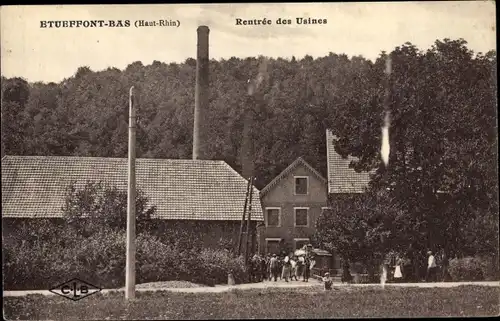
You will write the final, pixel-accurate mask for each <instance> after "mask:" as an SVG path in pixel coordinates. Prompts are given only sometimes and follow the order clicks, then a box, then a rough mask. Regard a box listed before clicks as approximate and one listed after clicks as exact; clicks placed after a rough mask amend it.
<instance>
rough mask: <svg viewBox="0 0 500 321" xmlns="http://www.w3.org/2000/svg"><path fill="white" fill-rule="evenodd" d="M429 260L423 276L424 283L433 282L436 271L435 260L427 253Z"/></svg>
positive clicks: (430, 252)
mask: <svg viewBox="0 0 500 321" xmlns="http://www.w3.org/2000/svg"><path fill="white" fill-rule="evenodd" d="M427 255H428V256H429V258H428V259H427V274H426V275H425V281H426V282H434V275H435V270H436V258H435V256H434V255H433V254H432V251H429V252H427Z"/></svg>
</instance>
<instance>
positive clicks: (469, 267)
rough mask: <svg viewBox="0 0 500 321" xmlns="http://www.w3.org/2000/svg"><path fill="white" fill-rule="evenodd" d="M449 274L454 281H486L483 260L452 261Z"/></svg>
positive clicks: (469, 258)
mask: <svg viewBox="0 0 500 321" xmlns="http://www.w3.org/2000/svg"><path fill="white" fill-rule="evenodd" d="M448 272H449V273H450V275H451V277H452V279H453V281H481V280H484V275H483V269H482V263H481V260H480V259H478V258H476V257H466V258H462V259H452V260H450V265H449V268H448Z"/></svg>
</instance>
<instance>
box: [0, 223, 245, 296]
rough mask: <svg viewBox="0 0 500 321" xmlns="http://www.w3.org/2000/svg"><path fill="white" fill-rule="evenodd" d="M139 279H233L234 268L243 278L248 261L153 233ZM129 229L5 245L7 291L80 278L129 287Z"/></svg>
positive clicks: (139, 255)
mask: <svg viewBox="0 0 500 321" xmlns="http://www.w3.org/2000/svg"><path fill="white" fill-rule="evenodd" d="M136 244H137V248H136V250H137V252H136V259H137V265H136V271H137V282H138V283H146V282H157V281H171V280H182V281H190V282H194V283H201V284H206V285H215V284H221V283H226V282H227V274H228V273H229V272H232V273H233V275H234V277H235V279H236V280H239V281H243V280H244V278H245V275H246V274H245V273H246V272H245V265H244V262H243V259H242V258H234V257H233V256H232V255H231V253H230V252H228V251H226V250H211V249H204V250H201V251H198V250H184V249H181V248H179V247H178V246H176V245H172V244H165V243H163V242H161V241H160V240H159V239H158V238H157V237H154V236H152V235H150V234H139V235H138V237H137V242H136ZM125 250H126V249H125V233H124V232H122V231H116V230H111V229H103V230H102V231H100V232H98V233H95V234H93V235H92V236H91V237H83V236H81V235H78V234H75V231H74V230H72V229H68V230H64V231H63V232H62V234H59V237H57V238H53V239H52V240H41V239H40V240H36V239H34V240H33V241H32V242H26V241H24V242H23V241H22V240H19V241H16V242H8V243H7V244H6V245H4V253H3V255H4V269H5V270H4V272H5V275H4V287H5V289H7V290H34V289H49V288H51V287H53V286H55V285H58V284H60V283H62V282H64V281H66V280H69V279H72V278H75V277H76V278H80V279H82V280H83V281H87V282H89V283H91V284H94V285H97V286H100V287H103V288H116V287H121V286H124V282H125Z"/></svg>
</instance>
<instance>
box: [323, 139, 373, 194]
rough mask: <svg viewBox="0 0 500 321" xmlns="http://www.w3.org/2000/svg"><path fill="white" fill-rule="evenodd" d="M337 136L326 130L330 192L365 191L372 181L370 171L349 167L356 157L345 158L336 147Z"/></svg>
mask: <svg viewBox="0 0 500 321" xmlns="http://www.w3.org/2000/svg"><path fill="white" fill-rule="evenodd" d="M334 140H335V137H334V136H333V134H332V132H331V131H330V130H327V131H326V154H327V162H328V163H327V171H328V193H330V194H332V193H363V192H364V190H365V187H368V183H369V182H370V172H361V173H358V172H356V171H355V170H354V169H353V168H350V167H349V164H350V163H351V161H353V160H356V158H355V157H352V156H349V157H347V158H343V157H342V156H340V155H339V154H338V153H337V152H336V151H335V147H334V144H333V143H334Z"/></svg>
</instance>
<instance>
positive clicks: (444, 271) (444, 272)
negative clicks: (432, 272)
mask: <svg viewBox="0 0 500 321" xmlns="http://www.w3.org/2000/svg"><path fill="white" fill-rule="evenodd" d="M449 263H450V262H449V260H448V256H447V255H446V251H445V250H444V249H443V254H442V257H441V282H446V281H448V280H449V277H448V275H449V274H448V266H449Z"/></svg>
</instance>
